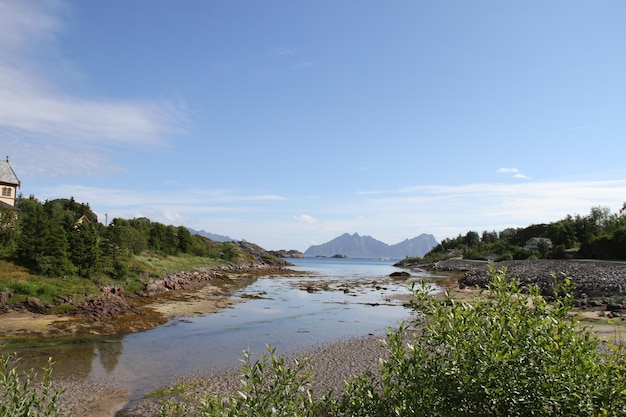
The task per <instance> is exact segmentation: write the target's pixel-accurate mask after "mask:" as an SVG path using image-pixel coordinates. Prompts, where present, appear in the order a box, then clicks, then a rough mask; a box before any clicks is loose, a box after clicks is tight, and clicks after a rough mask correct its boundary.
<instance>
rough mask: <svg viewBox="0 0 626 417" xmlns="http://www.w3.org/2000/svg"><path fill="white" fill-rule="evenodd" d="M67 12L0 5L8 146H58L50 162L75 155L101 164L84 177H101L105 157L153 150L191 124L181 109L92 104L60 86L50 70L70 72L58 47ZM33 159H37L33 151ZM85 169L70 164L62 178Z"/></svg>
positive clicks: (0, 135) (38, 5)
mask: <svg viewBox="0 0 626 417" xmlns="http://www.w3.org/2000/svg"><path fill="white" fill-rule="evenodd" d="M63 10H64V4H63V3H62V2H60V1H54V0H48V1H44V0H41V1H32V2H23V1H13V0H0V140H2V141H7V140H8V138H11V141H12V142H13V143H14V145H15V144H16V142H17V143H18V144H21V145H22V146H29V144H36V145H39V146H37V148H39V149H45V147H46V146H50V149H48V150H46V151H45V152H46V154H45V156H46V158H45V159H46V160H48V161H54V160H61V159H60V158H58V157H59V156H62V154H63V153H67V152H68V150H71V152H72V153H74V154H81V159H83V160H87V159H94V162H93V163H90V162H86V163H85V164H84V165H86V168H87V169H85V170H84V171H83V173H93V172H94V171H93V170H90V169H92V168H93V167H94V166H98V167H100V166H101V165H102V164H103V159H104V158H103V157H102V154H104V155H106V152H102V150H103V149H111V148H115V147H129V148H148V147H151V146H154V145H160V144H163V141H164V137H165V136H166V135H168V134H170V133H173V132H180V131H182V130H183V128H184V125H185V117H184V112H183V110H182V109H181V106H180V105H178V104H174V103H172V102H169V101H163V100H149V99H146V100H127V99H124V98H121V99H111V98H102V97H95V98H94V97H85V96H81V95H76V94H74V93H73V92H71V91H67V89H64V88H63V86H61V85H59V84H58V83H56V82H55V80H54V79H53V77H52V76H50V75H49V74H50V73H54V70H52V71H51V70H50V69H51V68H50V66H51V65H52V66H54V65H58V66H65V65H67V64H66V63H65V62H64V61H63V58H62V57H60V56H58V54H57V53H56V48H55V44H54V43H55V40H56V39H57V36H58V35H59V34H60V32H61V31H62V30H63V27H64V22H63V20H62V19H61V17H60V16H61V13H62V11H63ZM38 57H39V58H38ZM62 69H66V68H62ZM17 147H18V148H19V146H17ZM96 147H97V148H98V150H97V151H96V150H95V148H96ZM29 158H36V156H35V155H34V152H33V150H32V149H31V152H29ZM42 159H43V158H42ZM66 162H67V160H66ZM80 166H81V164H66V167H65V170H63V169H62V170H61V171H57V172H68V171H67V170H68V169H69V170H71V171H70V172H75V171H76V170H77V169H78V168H80ZM50 171H51V170H50Z"/></svg>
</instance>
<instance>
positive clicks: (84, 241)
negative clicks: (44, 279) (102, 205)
mask: <svg viewBox="0 0 626 417" xmlns="http://www.w3.org/2000/svg"><path fill="white" fill-rule="evenodd" d="M16 207H17V209H18V210H19V211H14V210H10V209H6V208H5V209H2V212H1V215H0V243H1V244H2V248H3V251H2V252H3V253H2V255H4V256H5V257H9V258H12V260H13V261H14V262H15V263H16V264H20V265H22V266H25V267H27V268H29V270H30V271H31V272H32V273H34V274H39V275H44V276H50V277H63V276H80V277H83V278H90V279H92V278H98V277H109V278H112V279H116V280H121V279H124V278H129V277H132V276H137V274H139V273H141V272H142V271H139V270H133V267H132V265H133V264H132V262H129V261H130V259H131V257H132V256H133V255H139V254H142V253H151V254H155V255H162V256H168V255H181V254H189V255H194V256H201V257H208V258H213V259H219V260H223V261H229V262H230V261H234V260H236V258H237V257H238V255H239V250H238V249H237V247H236V246H235V245H234V244H233V243H230V242H226V243H220V242H214V241H212V240H210V239H207V238H205V237H202V236H198V235H192V234H191V233H190V232H189V230H187V228H185V227H183V226H178V227H177V226H172V225H169V226H167V225H164V224H161V223H158V222H153V221H150V220H149V219H147V218H145V217H141V218H135V219H131V220H127V219H121V218H115V219H113V220H112V221H111V223H110V224H109V225H103V224H102V223H99V222H98V218H97V216H96V214H95V213H94V212H93V211H92V210H91V208H90V207H89V204H85V203H78V202H76V201H75V200H74V198H70V199H56V200H48V201H45V202H43V203H42V202H40V201H38V200H37V199H36V198H35V197H33V196H30V197H29V198H23V197H20V198H18V200H17V202H16Z"/></svg>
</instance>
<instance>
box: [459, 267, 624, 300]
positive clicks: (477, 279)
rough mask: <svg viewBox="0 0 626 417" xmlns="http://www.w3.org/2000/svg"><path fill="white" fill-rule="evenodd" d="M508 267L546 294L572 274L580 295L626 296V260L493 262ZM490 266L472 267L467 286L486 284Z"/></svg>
mask: <svg viewBox="0 0 626 417" xmlns="http://www.w3.org/2000/svg"><path fill="white" fill-rule="evenodd" d="M493 267H495V268H496V269H503V268H506V269H507V276H509V277H511V278H518V279H519V280H520V283H521V284H522V285H529V284H531V285H537V286H538V287H539V288H540V290H541V292H542V294H543V295H553V294H554V287H555V285H556V284H558V283H561V282H563V280H564V279H565V278H566V277H568V278H569V279H570V282H571V284H572V286H573V291H574V296H575V297H576V298H587V297H594V298H602V297H615V296H618V297H623V296H625V295H626V263H624V262H609V261H593V260H584V261H583V260H567V261H565V260H527V261H503V262H497V263H494V264H493ZM488 270H489V267H488V266H487V265H481V266H478V267H474V268H471V269H469V270H468V271H467V272H466V273H465V276H464V277H463V278H461V280H460V282H461V283H462V284H464V285H467V286H476V287H486V286H487V284H488V283H489V281H490V278H489V274H488Z"/></svg>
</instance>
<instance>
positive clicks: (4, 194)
mask: <svg viewBox="0 0 626 417" xmlns="http://www.w3.org/2000/svg"><path fill="white" fill-rule="evenodd" d="M2 197H11V188H10V187H2Z"/></svg>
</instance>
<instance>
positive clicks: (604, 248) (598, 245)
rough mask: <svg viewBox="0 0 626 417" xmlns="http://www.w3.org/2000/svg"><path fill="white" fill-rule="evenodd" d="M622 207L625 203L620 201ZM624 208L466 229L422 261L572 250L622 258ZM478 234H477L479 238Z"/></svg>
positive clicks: (561, 255)
mask: <svg viewBox="0 0 626 417" xmlns="http://www.w3.org/2000/svg"><path fill="white" fill-rule="evenodd" d="M624 207H626V203H624ZM625 230H626V210H625V209H624V208H622V209H621V210H620V212H619V214H618V213H611V210H610V209H609V208H608V207H602V206H598V207H592V208H591V211H590V213H589V215H588V216H580V215H576V216H570V215H568V216H566V217H565V218H564V219H562V220H559V221H556V222H553V223H550V224H533V225H530V226H528V227H524V228H517V229H513V228H509V229H505V230H503V231H501V232H500V233H497V232H495V231H491V232H488V231H486V230H485V231H483V232H482V234H481V235H479V234H478V233H477V232H475V231H469V232H467V233H466V234H465V235H460V234H459V235H458V236H457V237H455V238H446V239H443V240H442V241H441V243H440V244H439V245H437V246H435V247H434V248H433V249H431V251H430V252H428V253H427V254H426V255H425V256H424V258H423V259H424V261H425V262H436V261H438V260H441V259H444V258H445V257H451V256H458V255H462V256H463V257H464V258H466V259H484V258H485V257H486V256H487V255H491V254H496V255H497V256H498V258H497V260H507V259H520V260H521V259H529V258H531V257H532V259H540V258H544V259H545V258H553V259H565V258H567V257H569V256H570V255H571V253H572V250H573V251H576V250H578V249H580V250H579V254H580V256H583V257H587V258H596V259H626V249H624V248H626V245H625V244H624V243H625V242H626V238H625V236H626V231H625ZM479 236H480V237H479ZM532 237H539V238H544V239H550V241H551V243H552V246H551V247H550V246H549V245H547V241H542V242H543V243H540V244H539V246H538V248H537V250H535V251H529V250H526V249H524V248H523V246H524V244H525V243H526V242H527V241H528V239H530V238H532Z"/></svg>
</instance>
